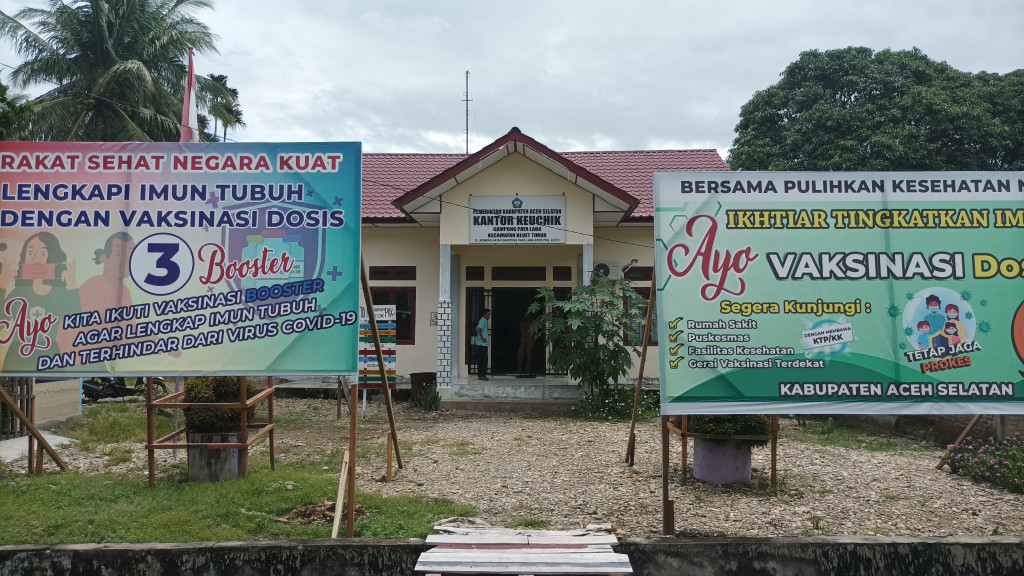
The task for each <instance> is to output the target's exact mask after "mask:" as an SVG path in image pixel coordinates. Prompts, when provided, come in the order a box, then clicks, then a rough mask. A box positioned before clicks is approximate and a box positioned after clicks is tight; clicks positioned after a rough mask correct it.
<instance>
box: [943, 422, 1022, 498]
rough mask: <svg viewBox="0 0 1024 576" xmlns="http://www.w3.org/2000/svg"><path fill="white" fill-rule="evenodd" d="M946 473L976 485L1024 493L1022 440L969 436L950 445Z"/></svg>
mask: <svg viewBox="0 0 1024 576" xmlns="http://www.w3.org/2000/svg"><path fill="white" fill-rule="evenodd" d="M947 449H948V450H949V461H948V462H949V469H950V470H952V471H953V473H954V474H961V475H963V476H967V477H969V478H971V479H972V480H975V481H978V482H989V483H992V484H995V485H996V486H999V487H1001V488H1005V489H1007V490H1010V491H1012V492H1024V438H1022V437H1020V436H1010V437H1009V438H1007V439H1006V440H1003V441H1002V442H1000V441H998V440H996V439H995V438H994V437H992V436H989V437H988V438H972V437H971V436H968V437H967V438H965V439H964V441H963V442H961V443H960V444H958V445H949V446H948V447H947Z"/></svg>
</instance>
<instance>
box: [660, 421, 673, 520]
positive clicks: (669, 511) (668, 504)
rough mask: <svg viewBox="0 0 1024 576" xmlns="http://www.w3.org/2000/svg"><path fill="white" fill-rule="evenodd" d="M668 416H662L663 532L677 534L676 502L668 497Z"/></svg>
mask: <svg viewBox="0 0 1024 576" xmlns="http://www.w3.org/2000/svg"><path fill="white" fill-rule="evenodd" d="M668 440H669V438H668V416H662V417H661V509H662V516H661V533H662V534H663V535H665V536H671V535H672V534H675V525H676V519H675V508H674V504H675V503H674V502H673V501H672V499H670V498H669V497H668Z"/></svg>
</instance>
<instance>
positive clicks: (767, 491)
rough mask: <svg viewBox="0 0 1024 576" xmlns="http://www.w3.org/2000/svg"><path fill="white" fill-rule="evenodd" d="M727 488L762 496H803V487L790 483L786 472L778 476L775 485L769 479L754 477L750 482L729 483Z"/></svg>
mask: <svg viewBox="0 0 1024 576" xmlns="http://www.w3.org/2000/svg"><path fill="white" fill-rule="evenodd" d="M725 488H726V489H728V490H729V491H730V492H732V493H734V494H743V495H746V496H755V497H761V498H800V497H801V496H803V491H802V490H801V489H799V488H796V487H794V486H791V485H790V483H789V475H788V474H786V473H783V474H781V475H779V476H778V477H776V479H775V486H772V483H771V481H769V480H768V479H762V478H754V479H752V480H751V481H749V482H739V483H736V484H727V485H726V486H725Z"/></svg>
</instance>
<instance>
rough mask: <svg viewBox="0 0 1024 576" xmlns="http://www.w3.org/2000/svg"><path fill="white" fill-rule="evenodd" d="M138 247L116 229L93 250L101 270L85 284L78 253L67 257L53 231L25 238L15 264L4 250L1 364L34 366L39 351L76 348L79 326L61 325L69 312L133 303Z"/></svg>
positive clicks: (9, 368) (17, 368)
mask: <svg viewBox="0 0 1024 576" xmlns="http://www.w3.org/2000/svg"><path fill="white" fill-rule="evenodd" d="M134 247H135V242H134V240H133V239H132V237H131V235H129V234H128V233H127V232H116V233H114V234H112V235H111V236H110V237H109V238H107V240H106V242H105V244H104V246H103V247H102V248H98V249H96V250H95V251H94V254H95V257H94V259H93V261H94V262H95V263H96V264H98V265H100V266H102V270H101V271H100V273H99V274H97V275H95V276H93V277H91V278H90V279H89V280H87V281H86V282H85V283H84V284H83V285H82V286H81V287H79V286H78V284H77V281H76V278H75V273H76V267H77V266H76V262H75V259H73V258H72V259H69V258H68V255H67V253H66V252H65V251H64V249H62V248H61V244H60V240H59V239H58V238H57V237H56V236H55V235H54V234H52V233H50V232H38V233H36V234H33V235H31V236H29V237H28V238H26V239H25V241H24V242H23V243H22V245H21V250H20V255H19V258H18V262H17V265H16V266H14V265H12V264H13V262H11V261H10V260H9V259H8V258H5V256H7V255H8V254H11V253H12V252H13V251H10V252H8V251H7V250H4V251H3V252H0V302H2V303H3V307H2V308H0V345H6V346H7V350H6V352H4V353H3V354H2V355H0V370H3V371H4V372H9V373H14V372H34V371H35V370H36V367H37V361H38V359H39V358H40V357H41V356H44V355H46V356H52V355H54V354H57V353H58V352H70V351H72V350H73V349H74V341H75V336H76V334H77V333H78V330H75V329H65V328H64V327H63V319H64V317H65V316H67V315H70V314H77V313H79V312H83V311H92V310H97V311H100V313H101V314H102V313H103V311H105V310H106V309H107V308H113V307H117V306H128V305H131V303H132V296H131V292H130V291H129V290H128V286H127V285H125V282H124V280H125V277H126V276H127V275H128V260H129V258H130V257H131V252H132V249H133V248H134ZM48 319H50V320H48ZM33 327H34V328H33ZM92 328H100V326H95V327H92ZM33 330H37V331H38V332H37V333H33ZM29 334H31V337H28V335H29ZM26 340H27V341H26Z"/></svg>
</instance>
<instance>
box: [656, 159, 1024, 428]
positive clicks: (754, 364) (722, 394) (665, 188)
mask: <svg viewBox="0 0 1024 576" xmlns="http://www.w3.org/2000/svg"><path fill="white" fill-rule="evenodd" d="M654 201H655V211H656V215H655V239H656V241H655V244H656V247H655V251H656V261H657V267H656V273H657V275H658V278H657V279H658V294H657V304H658V323H659V325H658V332H659V344H660V346H659V350H660V353H661V358H660V360H661V398H662V412H663V413H665V414H697V413H711V414H715V413H717V414H724V413H777V414H778V413H823V414H824V413H875V414H932V413H945V414H961V413H967V414H1000V413H1001V414H1006V413H1013V414H1017V413H1022V412H1024V404H1022V402H1021V401H1022V400H1024V385H1022V382H1024V380H1022V379H1024V371H1022V370H1024V363H1022V362H1024V290H1022V289H1021V288H1022V287H1024V172H929V173H868V172H864V173H860V172H844V173H820V172H810V173H799V172H792V173H787V172H765V173H757V172H753V173H751V172H726V173H723V172H712V173H663V174H656V175H655V198H654Z"/></svg>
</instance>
